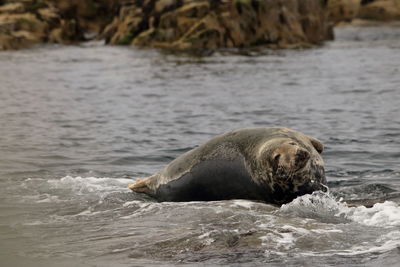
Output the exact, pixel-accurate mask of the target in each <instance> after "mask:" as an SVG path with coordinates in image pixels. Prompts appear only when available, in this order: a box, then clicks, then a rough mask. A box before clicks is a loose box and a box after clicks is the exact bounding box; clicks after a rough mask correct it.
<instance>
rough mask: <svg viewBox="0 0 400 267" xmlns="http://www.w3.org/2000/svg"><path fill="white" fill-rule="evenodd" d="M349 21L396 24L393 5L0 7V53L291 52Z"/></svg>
mask: <svg viewBox="0 0 400 267" xmlns="http://www.w3.org/2000/svg"><path fill="white" fill-rule="evenodd" d="M354 18H361V19H377V20H380V21H388V20H398V19H400V0H375V1H374V0H97V1H96V0H88V1H79V0H0V50H9V49H21V48H28V47H30V46H32V45H34V44H40V43H61V44H74V43H79V42H83V41H87V40H93V39H98V40H105V43H106V44H111V45H136V46H142V47H155V48H164V49H171V50H199V49H200V50H204V49H217V48H234V47H235V48H246V47H254V46H262V47H269V48H295V47H309V46H313V45H319V44H321V43H323V42H324V41H325V40H331V39H333V31H332V27H333V25H336V24H339V23H341V22H343V21H351V20H353V19H354Z"/></svg>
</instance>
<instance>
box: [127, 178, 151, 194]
mask: <svg viewBox="0 0 400 267" xmlns="http://www.w3.org/2000/svg"><path fill="white" fill-rule="evenodd" d="M150 178H151V177H147V178H138V179H136V181H135V183H134V184H129V185H128V188H129V189H131V190H132V191H135V192H138V193H149V192H150V188H149V186H148V181H149V179H150Z"/></svg>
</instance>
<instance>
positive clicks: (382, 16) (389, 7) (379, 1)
mask: <svg viewBox="0 0 400 267" xmlns="http://www.w3.org/2000/svg"><path fill="white" fill-rule="evenodd" d="M358 18H360V19H369V20H380V21H391V20H400V0H375V1H374V0H367V1H366V0H363V1H362V2H361V7H360V10H359V13H358Z"/></svg>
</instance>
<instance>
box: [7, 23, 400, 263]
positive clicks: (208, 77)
mask: <svg viewBox="0 0 400 267" xmlns="http://www.w3.org/2000/svg"><path fill="white" fill-rule="evenodd" d="M399 88H400V29H399V28H390V27H387V28H375V27H364V28H353V27H348V28H341V29H339V30H337V40H336V41H334V42H331V43H327V44H326V45H325V46H323V47H321V48H316V49H310V50H285V51H269V50H267V51H262V52H260V51H258V52H256V51H247V52H243V53H242V52H241V53H233V54H232V53H229V54H228V53H216V54H213V55H211V56H208V57H193V56H190V55H173V54H165V53H162V52H159V51H154V50H140V49H135V48H127V47H105V46H103V45H102V44H99V43H90V44H85V45H82V46H78V47H59V46H45V47H38V48H35V49H31V50H24V51H18V52H1V53H0V107H1V111H0V237H1V239H0V259H1V262H2V264H5V265H4V266H80V265H82V266H143V265H154V266H160V265H164V266H169V265H171V266H172V265H176V264H182V265H193V266H204V265H207V266H211V265H219V264H227V265H235V266H265V265H266V264H269V265H307V266H308V265H318V266H321V265H343V266H349V265H352V266H395V265H396V264H398V262H399V261H400V250H399V247H400V207H399V203H400V165H399V163H400V89H399ZM272 125H281V126H287V127H290V128H294V129H296V130H299V131H302V132H304V133H306V134H308V135H311V136H314V137H317V138H319V139H321V140H322V141H323V142H324V144H325V146H326V150H325V152H324V154H323V156H324V159H325V161H326V170H327V178H328V180H329V187H330V193H329V194H322V193H318V192H317V193H314V194H313V195H306V196H303V197H301V198H298V199H296V200H294V201H293V202H291V203H289V204H287V205H284V206H282V207H275V206H271V205H267V204H263V203H257V202H251V201H245V200H231V201H219V202H190V203H157V202H155V201H154V200H152V199H150V198H148V197H146V196H143V195H139V194H135V193H132V192H130V190H128V189H127V187H126V186H127V184H128V183H130V182H131V181H132V179H134V178H135V177H141V176H143V175H149V174H152V173H153V172H155V171H157V170H159V169H161V168H162V167H163V166H165V165H166V164H167V163H168V162H169V161H171V160H172V159H174V158H175V157H177V156H178V155H180V154H181V153H183V152H184V151H187V150H189V149H191V148H193V147H194V146H196V145H198V144H201V143H203V142H205V141H206V140H208V139H209V138H211V137H212V136H214V135H216V134H219V133H222V132H226V131H229V130H232V129H237V128H243V127H256V126H272ZM344 202H347V204H345V203H344ZM348 204H351V205H348ZM360 204H363V205H366V206H368V207H371V208H366V207H363V206H360Z"/></svg>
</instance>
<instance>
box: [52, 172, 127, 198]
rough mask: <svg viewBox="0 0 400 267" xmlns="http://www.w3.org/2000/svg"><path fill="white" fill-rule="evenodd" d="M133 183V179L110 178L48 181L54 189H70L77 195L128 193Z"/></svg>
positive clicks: (74, 178) (78, 177) (68, 178)
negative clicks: (102, 192)
mask: <svg viewBox="0 0 400 267" xmlns="http://www.w3.org/2000/svg"><path fill="white" fill-rule="evenodd" d="M130 182H132V180H131V179H126V178H110V177H103V178H97V177H81V176H77V177H72V176H65V177H63V178H61V179H52V180H48V183H49V184H50V186H51V187H52V188H56V189H65V188H70V189H72V190H74V191H76V192H77V193H81V194H84V193H91V192H99V191H127V192H129V189H128V188H127V186H128V184H129V183H130Z"/></svg>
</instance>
